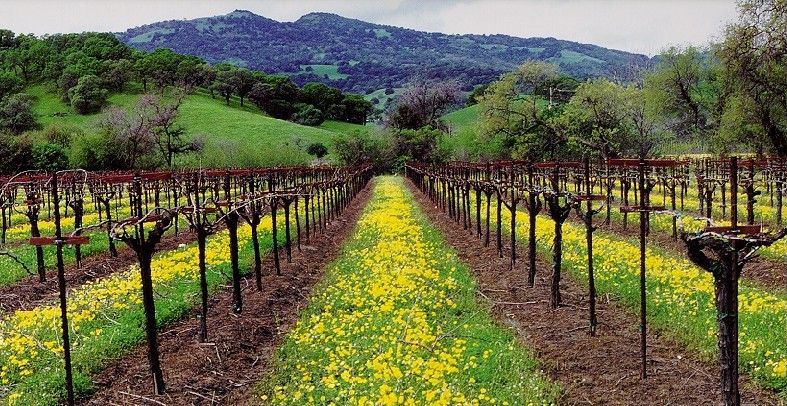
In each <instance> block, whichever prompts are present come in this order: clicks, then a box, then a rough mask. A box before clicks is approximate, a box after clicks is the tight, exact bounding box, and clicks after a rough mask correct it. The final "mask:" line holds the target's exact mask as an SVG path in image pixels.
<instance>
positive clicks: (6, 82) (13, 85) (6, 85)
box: [0, 33, 23, 100]
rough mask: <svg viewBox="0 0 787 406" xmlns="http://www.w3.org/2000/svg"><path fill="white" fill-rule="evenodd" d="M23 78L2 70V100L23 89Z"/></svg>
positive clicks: (0, 92)
mask: <svg viewBox="0 0 787 406" xmlns="http://www.w3.org/2000/svg"><path fill="white" fill-rule="evenodd" d="M0 34H2V33H0ZM22 85H23V83H22V78H20V77H19V76H18V75H17V74H16V73H14V72H10V71H0V100H3V99H4V98H6V97H7V96H10V95H11V94H13V93H16V92H18V91H20V90H22Z"/></svg>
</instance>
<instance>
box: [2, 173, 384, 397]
mask: <svg viewBox="0 0 787 406" xmlns="http://www.w3.org/2000/svg"><path fill="white" fill-rule="evenodd" d="M368 180H369V171H368V168H364V167H357V168H329V167H325V168H306V167H302V168H280V169H261V170H253V169H249V170H233V171H227V170H220V171H199V172H153V173H139V172H138V173H90V172H85V171H63V172H56V173H40V172H25V173H20V174H18V175H16V176H13V177H10V178H7V179H4V180H3V182H2V183H3V188H2V192H0V195H1V196H3V203H2V217H3V222H2V226H3V228H2V247H3V248H2V251H0V253H2V261H3V262H2V270H3V277H2V288H0V289H2V294H3V296H2V312H3V318H2V321H0V324H2V336H0V354H2V357H0V391H1V392H0V394H1V395H2V397H3V398H4V399H5V401H6V402H7V403H9V404H56V403H59V402H61V401H66V402H68V403H69V404H74V402H75V397H76V396H77V395H80V394H84V393H85V392H86V391H87V390H88V388H89V387H90V386H91V384H90V379H89V375H90V374H92V373H95V372H97V371H98V370H99V368H100V367H101V366H106V364H108V363H109V361H110V360H112V359H113V358H114V357H116V354H117V353H118V352H123V351H128V349H129V348H133V347H134V346H137V345H140V344H142V343H146V351H145V352H146V358H147V365H148V368H149V369H148V372H147V373H145V375H146V376H147V377H149V378H148V379H145V381H147V383H148V387H149V388H150V390H151V392H152V393H154V394H162V393H164V392H165V391H166V380H165V378H164V373H163V372H162V368H166V364H163V365H162V362H161V351H160V349H159V338H158V330H159V327H161V326H164V325H166V324H167V323H168V322H172V321H174V320H177V319H179V318H181V317H183V316H184V315H185V314H186V313H188V312H189V311H191V310H192V308H193V309H194V311H195V313H196V317H195V318H196V321H195V322H194V323H196V327H195V329H196V334H195V338H196V341H198V342H199V343H206V342H209V339H210V338H211V337H212V335H213V334H214V333H213V331H212V329H211V324H213V320H210V310H211V309H210V301H211V300H212V298H213V297H214V296H216V295H217V291H218V290H221V289H222V287H223V286H224V285H225V284H229V285H230V288H229V290H231V298H232V299H231V305H230V307H231V309H230V310H231V313H232V314H234V315H240V314H241V313H242V312H243V311H244V293H243V291H244V290H249V289H253V290H256V291H258V292H259V291H263V290H264V289H265V287H266V286H264V284H265V283H267V278H269V276H268V275H266V276H265V277H263V275H262V271H263V257H265V256H267V254H268V253H271V254H272V257H273V264H272V267H271V268H272V269H271V270H270V272H271V273H273V274H274V275H278V276H280V275H281V273H282V271H281V269H282V264H281V263H282V262H284V261H286V263H290V262H292V260H293V259H292V258H293V255H294V254H293V251H300V250H301V249H302V247H303V246H304V245H306V244H310V243H311V240H312V239H317V238H318V235H321V234H322V233H324V232H325V231H326V230H327V229H328V227H329V223H333V222H336V221H337V219H338V218H339V217H340V216H341V215H342V212H343V210H344V209H345V208H346V207H347V206H348V205H349V204H350V202H351V200H352V199H353V198H354V197H355V196H356V195H357V194H358V193H359V192H360V191H361V190H362V189H363V186H364V184H365V183H366V182H367V181H368ZM274 247H277V248H278V247H281V248H282V250H283V255H284V258H280V257H279V249H274ZM311 248H312V249H313V248H314V247H311ZM53 268H54V270H51V269H53ZM247 274H248V277H249V279H251V280H253V282H249V279H247V278H246V276H247ZM249 283H251V284H253V285H254V287H253V288H250V287H249V286H248V284H249ZM242 284H244V285H245V286H242ZM247 294H248V293H247ZM268 299H270V298H268ZM236 317H237V316H236ZM216 354H217V355H218V354H219V352H218V351H217V352H216Z"/></svg>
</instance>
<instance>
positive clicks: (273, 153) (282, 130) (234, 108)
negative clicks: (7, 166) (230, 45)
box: [26, 85, 371, 167]
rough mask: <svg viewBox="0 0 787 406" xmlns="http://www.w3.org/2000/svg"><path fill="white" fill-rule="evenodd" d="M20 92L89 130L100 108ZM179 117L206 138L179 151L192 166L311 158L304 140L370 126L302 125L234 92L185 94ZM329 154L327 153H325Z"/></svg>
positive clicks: (125, 104)
mask: <svg viewBox="0 0 787 406" xmlns="http://www.w3.org/2000/svg"><path fill="white" fill-rule="evenodd" d="M26 92H27V93H29V94H31V95H33V96H35V97H36V98H37V101H36V102H35V104H34V111H35V112H36V114H37V115H38V120H39V122H40V123H41V124H42V125H43V126H46V125H48V124H50V123H55V122H59V123H66V124H72V125H77V126H79V127H82V128H84V129H85V130H86V132H92V131H95V130H96V125H97V123H98V121H99V120H100V118H101V116H102V115H101V113H97V114H91V115H85V116H83V115H79V114H76V113H75V112H74V111H73V109H72V108H71V106H69V105H67V104H65V103H63V101H62V100H61V99H60V97H59V96H58V95H57V94H56V92H55V90H54V87H53V86H51V85H36V86H31V87H29V88H28V89H27V90H26ZM140 95H141V88H139V87H132V88H131V89H130V90H129V91H128V92H126V93H119V94H114V95H112V96H110V97H109V100H108V104H109V105H113V106H119V107H121V108H124V109H130V108H132V107H133V105H134V103H135V102H136V100H137V99H138V98H139V97H140ZM179 121H180V123H181V125H183V126H184V127H185V128H186V131H187V134H188V136H190V137H193V136H204V138H205V140H206V144H205V149H204V150H203V151H202V152H201V153H199V154H194V155H189V156H184V157H183V158H181V160H179V161H178V162H177V164H178V165H182V166H192V167H193V166H204V167H208V166H214V167H215V166H220V167H226V166H253V165H291V164H304V163H308V162H310V161H312V160H313V159H314V158H313V157H312V156H310V155H308V154H307V153H306V148H307V147H308V146H309V144H311V143H314V142H321V143H323V144H325V145H326V146H328V147H329V150H330V149H331V146H332V144H333V139H334V138H335V137H336V135H337V134H339V133H351V132H354V131H356V130H359V131H369V128H371V127H365V126H361V125H356V124H350V123H343V122H332V121H328V122H325V123H323V124H322V126H320V127H317V128H315V127H307V126H302V125H298V124H295V123H291V122H289V121H284V120H278V119H274V118H271V117H268V116H265V115H264V114H262V113H261V112H260V110H259V109H258V108H257V107H256V106H254V105H253V104H251V103H245V106H244V107H240V104H239V100H237V98H235V99H232V100H231V101H230V106H227V105H225V104H224V102H223V100H222V99H220V98H215V99H213V98H211V97H210V95H209V93H208V92H206V91H199V92H197V93H195V94H193V95H190V96H188V97H187V99H186V100H185V102H184V103H183V106H181V112H180V120H179ZM330 157H331V155H330V154H329V155H328V157H327V159H330Z"/></svg>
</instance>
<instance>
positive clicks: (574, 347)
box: [409, 183, 780, 405]
mask: <svg viewBox="0 0 787 406" xmlns="http://www.w3.org/2000/svg"><path fill="white" fill-rule="evenodd" d="M409 184H410V187H411V190H412V191H413V193H414V195H415V196H416V197H417V199H418V201H419V203H420V204H421V206H422V207H423V209H424V211H425V212H426V213H427V215H428V216H429V218H430V219H431V220H432V222H433V223H434V224H435V225H436V226H437V227H438V228H439V229H440V230H441V231H442V232H443V235H444V236H445V239H446V241H447V243H448V244H450V245H451V246H453V247H454V249H456V251H457V252H458V255H459V257H460V258H461V260H462V261H463V262H464V263H465V264H467V265H468V266H469V267H470V268H471V270H472V273H473V275H474V277H475V280H476V281H477V283H478V289H479V290H478V292H477V294H478V296H479V298H480V299H481V300H483V301H486V302H488V303H489V305H490V306H491V309H492V314H493V315H494V317H495V318H496V319H497V321H498V322H499V323H501V324H502V325H506V326H509V327H510V328H511V329H513V330H514V331H515V332H516V334H517V336H518V337H519V338H520V339H521V340H522V341H523V342H524V345H526V346H527V347H529V348H530V349H532V351H533V352H534V354H535V356H536V358H537V359H538V361H539V363H540V365H541V366H542V368H543V370H544V372H545V374H546V375H547V376H548V377H550V378H551V379H553V380H555V381H557V382H559V383H560V385H561V386H562V387H563V389H564V393H563V395H562V397H561V398H560V399H559V404H561V405H709V404H719V403H720V401H721V397H720V391H719V379H718V376H717V366H716V365H715V364H713V363H708V362H703V361H701V360H699V359H697V357H696V356H695V355H693V354H691V353H688V352H687V351H686V350H685V349H684V348H683V347H682V346H681V345H679V344H677V343H675V342H673V341H671V340H669V339H668V338H666V337H664V336H660V335H659V334H658V333H656V332H652V331H651V332H650V333H649V334H648V363H647V370H648V378H647V379H646V380H642V379H640V375H639V373H640V372H639V371H640V366H641V362H640V357H639V329H638V324H639V323H638V318H637V316H636V315H634V314H633V313H632V312H631V311H630V310H628V309H625V308H624V307H622V306H621V305H619V304H617V303H616V302H615V300H614V299H611V298H609V297H601V298H599V303H598V304H597V314H598V320H599V326H598V329H597V333H596V336H595V337H591V336H590V335H589V334H588V329H587V327H586V326H587V317H588V316H587V307H586V306H587V303H586V295H585V292H584V288H583V287H580V285H579V284H578V283H576V282H575V281H574V280H573V279H571V278H569V277H566V278H564V279H563V281H562V284H561V292H562V296H563V305H562V306H561V307H560V308H558V309H557V310H552V309H551V308H550V307H549V276H550V275H551V270H550V267H549V265H547V264H546V263H544V262H541V261H540V260H539V262H538V273H537V278H536V286H535V288H529V287H526V286H525V281H526V276H527V275H526V270H525V267H526V265H525V264H526V258H521V259H520V260H519V262H518V263H517V265H516V268H515V269H514V270H513V271H512V270H511V266H510V257H509V253H508V252H506V253H504V255H503V257H502V258H500V257H499V256H498V253H497V249H496V248H495V247H494V243H493V244H490V246H489V247H484V246H483V241H482V240H480V239H477V238H475V237H473V236H472V235H470V234H469V233H468V231H466V230H463V229H462V226H461V225H460V224H457V223H455V222H454V221H452V220H451V219H450V218H449V217H448V215H447V214H445V213H443V212H441V211H440V210H439V209H438V208H436V207H435V205H434V204H433V203H432V202H430V201H429V200H428V198H427V197H425V196H424V195H423V194H421V192H420V191H418V189H417V188H416V187H415V186H414V185H412V184H411V183H409ZM493 227H494V226H493ZM492 232H494V230H492ZM526 252H527V251H526V250H525V249H524V247H522V248H518V253H520V254H519V255H527V254H526ZM583 286H584V285H583ZM741 381H742V397H743V399H742V400H743V403H744V404H747V405H779V404H780V403H779V400H777V398H776V395H775V394H774V393H773V392H769V391H766V390H764V389H762V388H758V387H756V386H755V385H754V384H753V383H751V382H750V381H749V380H748V379H746V378H742V380H741Z"/></svg>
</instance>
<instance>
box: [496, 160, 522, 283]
mask: <svg viewBox="0 0 787 406" xmlns="http://www.w3.org/2000/svg"><path fill="white" fill-rule="evenodd" d="M510 170H511V173H509V182H510V187H511V190H510V192H511V193H510V195H509V197H508V201H503V203H504V204H505V206H506V208H508V210H509V211H510V214H511V223H510V224H509V229H510V231H511V269H512V270H513V269H514V266H516V210H517V205H519V200H520V199H521V197H520V196H521V195H520V191H519V189H518V188H517V182H516V170H515V168H514V164H513V163H512V164H511V167H510ZM499 218H500V216H498V223H499Z"/></svg>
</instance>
